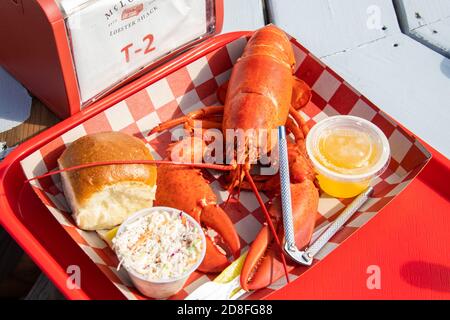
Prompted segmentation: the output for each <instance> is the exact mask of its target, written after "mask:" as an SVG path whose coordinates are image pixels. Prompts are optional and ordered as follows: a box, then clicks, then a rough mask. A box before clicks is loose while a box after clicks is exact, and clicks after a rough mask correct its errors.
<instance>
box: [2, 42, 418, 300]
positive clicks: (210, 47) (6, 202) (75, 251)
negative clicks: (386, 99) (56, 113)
mask: <svg viewBox="0 0 450 320" xmlns="http://www.w3.org/2000/svg"><path fill="white" fill-rule="evenodd" d="M245 35H248V33H232V34H227V35H222V36H218V37H216V38H213V39H210V40H208V41H206V42H205V43H203V44H201V45H199V46H198V47H197V48H195V49H193V50H192V51H190V52H188V53H186V54H184V55H182V56H180V57H178V58H177V59H175V60H173V61H171V62H170V63H169V64H167V65H165V66H163V67H161V68H159V69H157V70H156V71H154V72H152V73H149V74H147V75H145V76H143V77H142V78H140V79H138V80H136V81H135V82H133V83H131V84H130V85H128V86H126V87H124V88H122V89H120V90H119V91H117V92H115V93H113V94H112V95H110V96H109V97H107V98H105V99H104V100H101V101H100V102H98V103H97V104H96V105H94V106H91V107H90V108H88V109H86V110H84V111H82V112H81V113H80V114H77V115H75V116H72V117H71V118H69V119H67V120H65V121H63V122H61V123H59V124H58V125H56V126H54V127H52V128H50V129H49V130H47V131H45V132H44V133H42V134H40V135H38V136H37V137H35V138H33V139H31V140H29V141H28V142H26V143H24V144H23V145H21V146H20V147H19V148H18V149H16V150H15V151H14V152H13V153H12V154H11V155H10V156H9V157H8V158H7V159H5V161H3V162H2V163H1V165H0V174H1V184H0V204H1V205H2V207H3V208H4V210H3V212H2V214H1V215H0V222H1V223H2V224H3V225H4V226H5V228H6V229H7V230H8V231H9V232H10V233H11V234H12V235H13V237H14V238H15V239H16V240H17V242H18V243H19V244H20V245H21V246H22V247H23V248H24V249H25V250H26V251H27V253H29V254H30V255H31V257H32V258H33V259H34V260H35V261H36V263H37V264H38V265H39V266H40V267H41V268H42V269H43V270H44V272H46V274H47V275H48V276H49V277H50V279H51V280H53V282H54V283H55V284H56V285H57V286H58V287H59V289H60V290H61V291H62V292H63V293H64V294H65V295H66V296H67V297H68V298H73V299H96V298H102V299H105V298H108V299H113V298H123V295H122V294H121V293H120V292H119V291H118V290H117V289H116V287H115V286H114V285H113V284H112V282H110V281H109V280H108V279H107V278H106V277H105V275H104V274H103V273H102V272H101V271H100V269H99V268H98V267H97V266H96V265H95V264H94V263H93V262H92V260H90V259H89V257H88V256H87V255H86V254H85V253H84V252H83V251H82V250H81V249H80V247H79V246H78V245H77V244H76V243H75V242H74V241H73V240H72V239H71V238H70V237H69V236H68V234H67V233H66V232H65V231H64V229H63V228H61V227H60V224H59V223H58V222H57V220H56V219H54V217H53V216H52V215H51V214H49V212H48V210H47V208H46V207H45V206H44V205H43V203H42V202H41V201H40V200H39V199H37V197H36V196H35V194H34V192H33V190H32V189H31V187H30V186H29V185H24V184H23V181H24V180H25V176H24V174H23V171H22V168H21V166H20V161H21V160H23V159H24V158H26V157H27V156H29V155H30V154H32V153H34V152H35V151H37V150H39V149H40V148H41V147H42V146H44V145H46V144H48V143H49V142H51V141H53V140H54V139H56V138H58V137H59V136H60V135H62V134H63V133H65V132H67V131H69V130H70V129H72V128H74V127H76V126H78V125H80V124H82V123H84V122H86V121H87V120H89V119H92V118H93V117H95V116H96V115H97V114H99V113H101V112H103V111H105V110H106V109H108V108H110V107H111V106H114V105H116V104H117V103H119V102H120V101H122V100H124V99H126V98H127V97H129V96H131V95H133V94H135V93H137V92H139V91H140V90H142V89H144V88H146V87H147V86H149V85H150V84H152V83H154V82H156V81H158V80H159V79H161V78H164V77H166V76H168V75H169V74H172V73H173V72H175V71H176V70H178V69H180V68H182V67H184V66H186V65H188V64H189V63H191V62H194V61H196V60H197V59H199V58H201V57H203V56H205V55H206V54H208V53H210V52H212V51H214V50H217V49H219V48H222V47H223V46H225V45H226V44H228V43H230V42H231V41H234V40H236V39H238V38H240V37H242V36H245ZM308 59H309V58H308ZM327 70H328V69H327ZM313 71H314V70H313ZM328 71H329V72H330V73H332V71H331V70H328ZM314 76H315V74H314V73H313V74H312V75H311V74H306V77H314ZM306 80H308V79H306ZM309 80H310V79H309ZM314 81H315V80H314ZM342 94H344V96H348V95H351V92H346V91H344V92H343V93H340V95H341V96H342ZM339 102H340V101H337V102H336V103H339ZM367 103H370V102H367ZM382 118H383V117H382ZM383 119H387V118H383ZM386 125H388V124H386ZM415 174H417V170H416V171H414V170H413V171H412V172H411V177H410V178H413V177H414V175H415ZM391 198H392V197H391ZM389 201H390V199H389ZM55 239H58V241H55ZM74 264H76V265H78V266H79V267H80V268H81V270H82V275H81V279H82V281H81V289H80V290H71V289H69V288H68V286H66V281H67V279H68V274H67V273H66V270H67V268H68V267H69V266H71V265H74ZM272 292H273V290H272ZM267 294H268V293H267V292H265V293H264V294H262V295H261V297H265V296H267ZM276 295H277V294H275V296H276ZM255 298H256V296H255Z"/></svg>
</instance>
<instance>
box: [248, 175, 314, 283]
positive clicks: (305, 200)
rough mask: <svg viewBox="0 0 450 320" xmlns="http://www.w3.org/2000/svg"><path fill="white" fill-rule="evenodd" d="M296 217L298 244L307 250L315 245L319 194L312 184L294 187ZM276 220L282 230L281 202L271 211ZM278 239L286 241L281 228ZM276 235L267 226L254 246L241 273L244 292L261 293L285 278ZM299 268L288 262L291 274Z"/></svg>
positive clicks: (292, 186) (293, 198)
mask: <svg viewBox="0 0 450 320" xmlns="http://www.w3.org/2000/svg"><path fill="white" fill-rule="evenodd" d="M291 194H292V214H293V218H294V231H295V241H296V244H297V247H298V248H303V247H305V246H306V245H308V243H309V242H310V241H311V237H312V234H313V231H314V225H315V222H316V213H317V206H318V202H319V193H318V191H317V189H316V187H315V185H314V182H313V181H311V180H304V181H303V182H301V183H295V184H291ZM269 212H270V214H271V215H272V216H273V217H275V218H274V219H275V222H278V223H275V227H277V224H278V226H279V227H281V225H280V223H282V222H281V216H282V213H281V202H280V199H279V198H277V199H276V200H275V201H274V202H273V204H272V205H271V206H270V208H269ZM277 229H278V230H280V231H279V232H278V237H279V238H280V241H281V239H284V231H283V230H282V228H277ZM273 242H274V239H273V236H272V234H271V233H270V230H269V227H268V226H267V225H265V226H263V228H262V229H261V231H260V232H259V234H258V235H257V236H256V239H255V241H254V242H253V244H252V245H251V247H250V249H249V251H248V254H247V258H246V260H245V262H244V266H243V268H242V271H241V279H240V280H241V287H242V289H244V290H246V291H249V290H257V289H261V288H265V287H267V286H269V285H270V284H271V283H273V282H274V281H276V280H278V279H279V278H281V277H282V276H283V275H284V268H283V263H282V262H281V258H280V254H283V253H281V252H280V250H279V248H278V247H277V246H276V245H275V243H273ZM294 267H295V264H294V263H293V262H292V261H288V271H290V270H292V269H293V268H294Z"/></svg>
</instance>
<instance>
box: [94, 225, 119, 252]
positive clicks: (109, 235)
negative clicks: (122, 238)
mask: <svg viewBox="0 0 450 320" xmlns="http://www.w3.org/2000/svg"><path fill="white" fill-rule="evenodd" d="M118 230H119V227H115V228H114V229H111V230H97V233H98V235H99V236H100V238H102V239H103V240H104V241H105V242H106V243H107V244H108V246H110V247H112V240H113V239H114V237H115V236H116V234H117V231H118Z"/></svg>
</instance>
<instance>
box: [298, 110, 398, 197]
mask: <svg viewBox="0 0 450 320" xmlns="http://www.w3.org/2000/svg"><path fill="white" fill-rule="evenodd" d="M306 149H307V152H308V155H309V157H310V159H311V161H312V163H313V164H314V168H315V170H316V173H317V179H318V181H319V185H320V188H321V189H322V190H323V191H324V192H325V193H327V194H329V195H330V196H333V197H336V198H352V197H355V196H357V195H359V194H360V193H361V192H363V191H364V190H365V189H367V188H368V187H369V185H370V184H371V182H372V181H373V180H374V179H375V178H377V177H379V176H380V175H381V174H382V173H383V172H384V171H385V170H386V168H387V166H388V164H389V160H390V147H389V141H388V139H387V138H386V136H385V134H384V133H383V132H382V131H381V130H380V128H378V127H377V126H376V125H374V124H373V123H371V122H369V121H367V120H365V119H363V118H359V117H354V116H333V117H329V118H327V119H325V120H322V121H320V122H319V123H317V124H316V125H315V126H314V127H313V128H312V129H311V131H310V132H309V134H308V136H307V138H306Z"/></svg>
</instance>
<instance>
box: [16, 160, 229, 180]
mask: <svg viewBox="0 0 450 320" xmlns="http://www.w3.org/2000/svg"><path fill="white" fill-rule="evenodd" d="M121 164H146V165H162V164H172V165H179V166H185V167H190V168H199V169H214V170H220V171H233V170H235V169H236V167H235V165H232V164H231V165H221V164H210V163H178V162H174V161H169V160H111V161H98V162H90V163H84V164H80V165H78V166H73V167H68V168H64V169H60V170H55V171H52V172H48V173H46V174H43V175H41V176H37V177H33V178H30V179H28V180H25V181H24V182H25V183H28V182H31V181H34V180H39V179H42V178H46V177H50V176H54V175H57V174H60V173H62V172H68V171H75V170H81V169H86V168H92V167H98V166H108V165H121Z"/></svg>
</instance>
